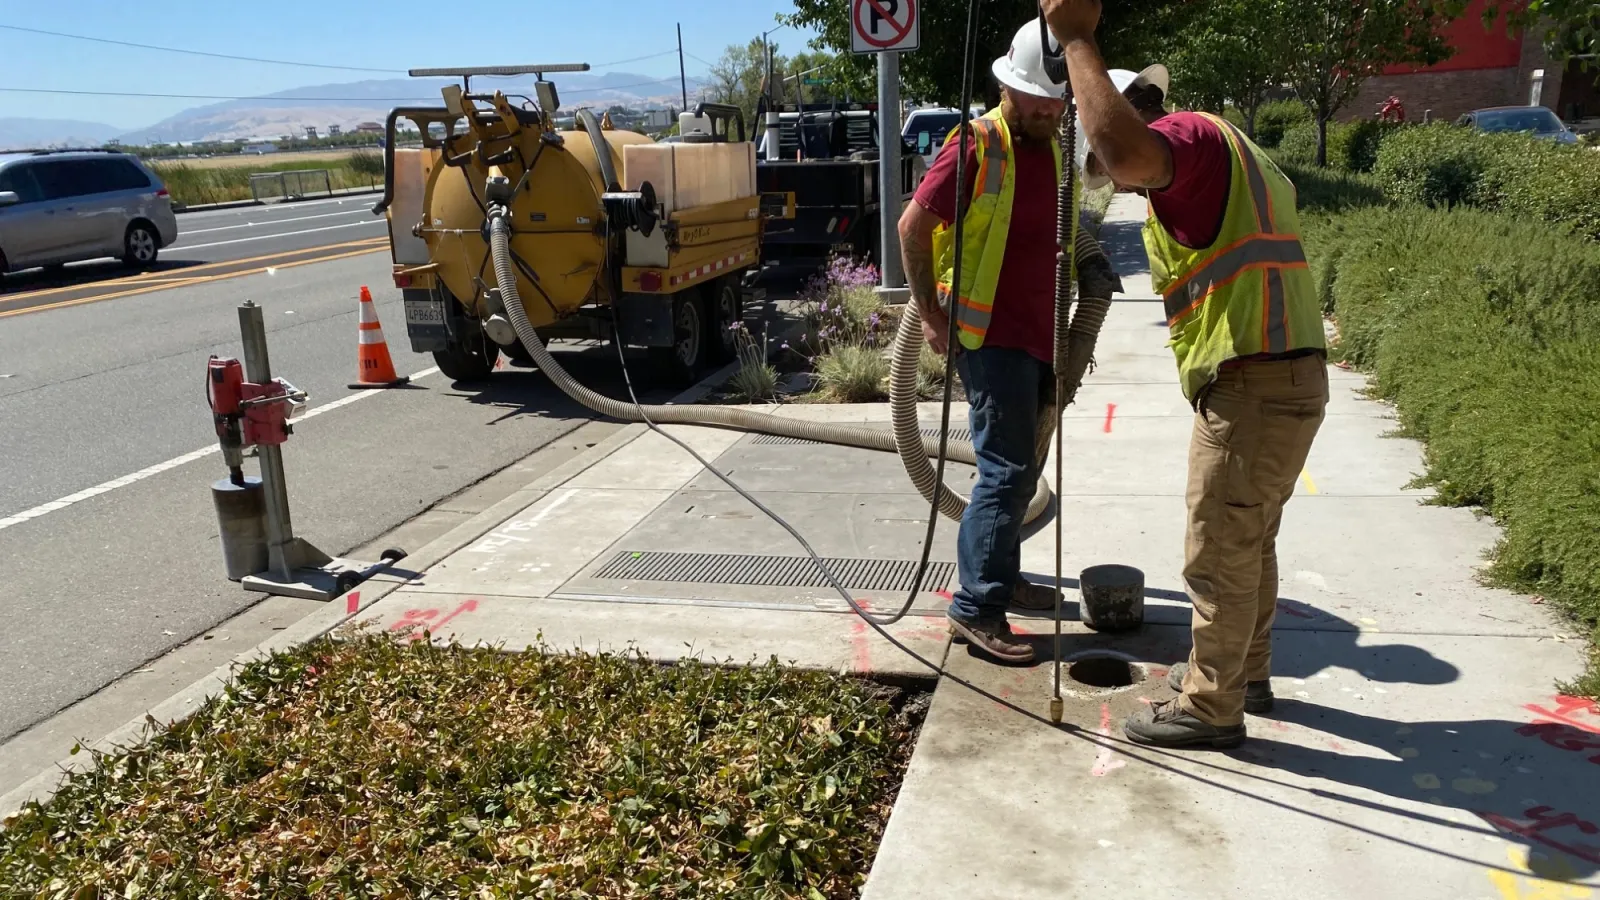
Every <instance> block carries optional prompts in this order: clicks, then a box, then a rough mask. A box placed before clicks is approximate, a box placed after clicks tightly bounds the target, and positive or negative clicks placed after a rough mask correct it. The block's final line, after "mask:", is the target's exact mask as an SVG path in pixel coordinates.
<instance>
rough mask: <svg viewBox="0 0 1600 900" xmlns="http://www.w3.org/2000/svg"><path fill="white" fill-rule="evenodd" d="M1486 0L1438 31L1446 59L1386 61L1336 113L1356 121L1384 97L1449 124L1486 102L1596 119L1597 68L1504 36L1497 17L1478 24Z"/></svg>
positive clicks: (1599, 100) (1411, 115)
mask: <svg viewBox="0 0 1600 900" xmlns="http://www.w3.org/2000/svg"><path fill="white" fill-rule="evenodd" d="M1487 5H1488V0H1472V2H1471V3H1470V4H1469V5H1468V7H1467V11H1466V13H1465V14H1464V15H1462V16H1461V18H1459V19H1457V20H1456V21H1455V22H1452V23H1451V24H1450V26H1449V27H1448V28H1446V29H1445V34H1446V37H1447V38H1448V39H1449V41H1450V45H1451V46H1452V47H1454V48H1455V52H1454V53H1453V54H1452V55H1451V57H1450V58H1449V59H1447V60H1445V61H1444V62H1442V63H1439V64H1438V65H1434V66H1426V67H1419V66H1390V67H1389V68H1388V69H1386V70H1384V73H1383V74H1382V75H1378V76H1374V77H1372V78H1369V79H1367V80H1366V81H1365V82H1364V83H1363V84H1362V86H1361V90H1360V91H1359V92H1358V93H1357V94H1356V97H1355V99H1354V100H1352V101H1351V102H1350V103H1349V104H1348V105H1347V106H1346V107H1345V108H1344V110H1342V111H1341V113H1340V118H1344V119H1362V118H1367V117H1369V116H1372V115H1374V114H1376V113H1377V110H1378V107H1379V106H1381V105H1382V104H1383V102H1384V100H1386V99H1387V98H1389V97H1390V96H1395V97H1399V98H1400V101H1401V102H1402V103H1404V104H1405V108H1406V118H1407V119H1409V120H1411V121H1413V122H1420V121H1422V119H1423V117H1424V115H1425V114H1426V115H1427V116H1428V117H1429V118H1431V119H1433V120H1434V121H1438V120H1441V119H1442V120H1444V121H1447V122H1453V121H1455V119H1456V118H1457V117H1458V116H1460V115H1461V114H1462V113H1464V112H1468V111H1469V110H1474V109H1481V108H1483V107H1486V106H1524V105H1527V106H1548V107H1549V108H1551V109H1553V110H1555V112H1556V114H1557V115H1559V116H1561V118H1563V119H1565V120H1567V121H1568V122H1572V121H1576V120H1580V119H1589V118H1594V117H1597V116H1600V89H1597V87H1596V80H1597V76H1600V71H1597V68H1596V67H1591V69H1590V70H1589V71H1587V72H1585V71H1583V70H1582V66H1581V65H1580V63H1579V61H1577V60H1574V61H1572V62H1570V63H1568V64H1567V65H1566V66H1562V64H1560V63H1558V62H1552V61H1551V60H1550V58H1549V57H1548V56H1547V55H1546V54H1545V52H1544V48H1543V47H1542V46H1541V45H1540V43H1539V41H1538V39H1537V38H1535V37H1532V36H1528V35H1511V34H1507V31H1506V26H1505V22H1504V20H1501V21H1498V22H1496V23H1495V24H1494V25H1492V26H1490V27H1488V28H1485V27H1484V25H1483V11H1484V9H1485V8H1486V7H1487Z"/></svg>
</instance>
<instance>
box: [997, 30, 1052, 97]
mask: <svg viewBox="0 0 1600 900" xmlns="http://www.w3.org/2000/svg"><path fill="white" fill-rule="evenodd" d="M1040 30H1041V29H1040V28H1039V20H1038V19H1037V18H1034V19H1030V20H1029V21H1028V24H1026V25H1024V26H1022V27H1021V28H1019V29H1017V33H1016V36H1015V37H1013V38H1012V39H1011V49H1010V50H1007V51H1006V55H1005V56H1002V57H1000V58H999V59H997V60H995V61H994V65H992V66H990V67H989V68H990V69H991V70H992V71H993V72H994V77H995V78H998V79H999V80H1000V83H1001V84H1003V85H1005V86H1006V87H1008V88H1011V89H1012V90H1014V91H1021V92H1022V93H1024V94H1031V95H1033V96H1035V97H1054V98H1057V99H1060V98H1063V97H1065V96H1066V95H1067V86H1066V85H1065V84H1056V83H1055V82H1053V81H1051V80H1050V76H1048V75H1046V74H1045V72H1044V45H1043V44H1041V43H1040V42H1039V32H1040ZM1047 33H1048V32H1047ZM1050 46H1051V48H1052V49H1054V48H1057V47H1059V45H1058V44H1057V43H1056V39H1055V37H1054V36H1051V38H1050Z"/></svg>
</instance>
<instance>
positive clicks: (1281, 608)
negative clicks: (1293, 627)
mask: <svg viewBox="0 0 1600 900" xmlns="http://www.w3.org/2000/svg"><path fill="white" fill-rule="evenodd" d="M1278 612H1281V613H1288V614H1289V615H1291V616H1294V617H1295V618H1297V619H1315V618H1316V617H1317V614H1316V613H1308V612H1306V611H1305V610H1303V609H1297V608H1295V607H1294V606H1293V605H1291V604H1289V603H1286V602H1284V601H1282V600H1279V601H1278Z"/></svg>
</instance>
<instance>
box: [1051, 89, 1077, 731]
mask: <svg viewBox="0 0 1600 900" xmlns="http://www.w3.org/2000/svg"><path fill="white" fill-rule="evenodd" d="M1058 136H1059V138H1060V140H1061V157H1062V159H1061V181H1060V184H1059V185H1058V186H1057V193H1056V296H1055V376H1056V378H1055V383H1056V396H1055V404H1054V409H1053V411H1052V413H1053V415H1055V417H1056V420H1055V429H1056V484H1055V492H1056V517H1055V535H1056V585H1055V587H1056V617H1055V618H1056V629H1055V635H1056V639H1055V648H1054V649H1055V652H1054V666H1053V669H1054V671H1053V672H1052V677H1051V686H1050V719H1051V721H1053V722H1060V721H1061V718H1062V712H1063V710H1062V699H1061V606H1062V602H1061V601H1062V596H1061V588H1062V583H1061V582H1062V579H1061V556H1062V552H1063V550H1064V549H1065V548H1064V546H1063V541H1062V536H1061V529H1062V519H1063V517H1064V515H1065V509H1064V508H1063V506H1062V502H1061V485H1062V469H1063V462H1064V460H1065V456H1066V453H1065V446H1066V440H1065V436H1064V435H1063V434H1062V431H1063V429H1062V427H1061V424H1062V415H1063V414H1064V413H1065V412H1066V402H1067V396H1066V394H1067V379H1066V372H1067V369H1068V365H1067V355H1068V354H1067V343H1068V342H1067V332H1068V330H1069V325H1070V323H1071V316H1070V313H1071V309H1072V301H1073V300H1074V299H1075V298H1076V296H1077V289H1078V283H1077V257H1076V252H1077V242H1078V203H1077V200H1078V185H1077V175H1078V172H1077V166H1076V163H1077V137H1078V131H1077V103H1076V102H1075V100H1074V99H1073V97H1072V89H1071V87H1070V86H1069V87H1068V88H1067V105H1066V108H1065V109H1064V110H1063V111H1062V113H1061V125H1060V128H1059V132H1058Z"/></svg>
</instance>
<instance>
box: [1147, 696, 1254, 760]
mask: <svg viewBox="0 0 1600 900" xmlns="http://www.w3.org/2000/svg"><path fill="white" fill-rule="evenodd" d="M1122 733H1123V734H1126V735H1127V736H1128V740H1130V741H1133V742H1134V743H1135V744H1143V745H1145V746H1148V747H1166V748H1169V749H1177V748H1180V747H1201V746H1204V747H1212V748H1214V749H1217V750H1230V749H1232V748H1234V747H1237V746H1239V745H1240V744H1243V743H1244V726H1243V725H1212V724H1209V723H1207V722H1202V721H1201V720H1200V719H1199V718H1198V717H1196V716H1195V715H1194V714H1193V713H1191V712H1189V711H1188V710H1186V709H1183V708H1182V707H1180V706H1179V705H1178V701H1177V700H1167V701H1164V702H1161V703H1152V704H1151V705H1150V708H1149V709H1146V710H1143V711H1141V712H1139V713H1137V714H1136V715H1132V716H1129V717H1128V721H1126V722H1124V723H1123V724H1122Z"/></svg>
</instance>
